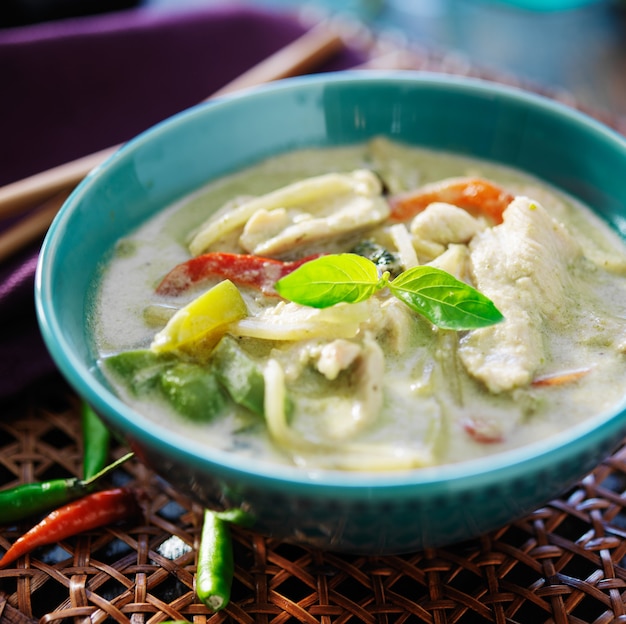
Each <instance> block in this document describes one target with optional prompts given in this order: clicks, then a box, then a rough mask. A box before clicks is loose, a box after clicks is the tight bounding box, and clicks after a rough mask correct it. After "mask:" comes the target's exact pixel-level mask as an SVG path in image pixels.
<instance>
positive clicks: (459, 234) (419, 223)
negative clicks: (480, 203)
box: [410, 202, 487, 245]
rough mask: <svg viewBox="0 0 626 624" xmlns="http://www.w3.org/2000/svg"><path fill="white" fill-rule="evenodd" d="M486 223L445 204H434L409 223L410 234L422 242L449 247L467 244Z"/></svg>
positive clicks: (460, 209) (464, 211)
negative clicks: (451, 244) (456, 244)
mask: <svg viewBox="0 0 626 624" xmlns="http://www.w3.org/2000/svg"><path fill="white" fill-rule="evenodd" d="M486 227H487V226H486V223H485V222H484V221H483V220H481V219H476V218H475V217H473V216H472V215H471V214H469V213H468V212H467V211H466V210H463V209H462V208H457V207H456V206H453V205H452V204H447V203H445V202H434V203H432V204H430V205H429V206H428V207H427V208H426V209H425V210H424V211H423V212H420V213H418V214H417V216H416V217H415V218H414V219H413V221H411V225H410V230H411V233H412V234H413V235H414V236H416V237H418V238H421V239H423V240H427V241H431V242H433V243H439V244H441V245H449V244H450V243H468V242H469V241H470V240H471V239H472V238H474V236H476V234H478V232H481V231H482V230H484V229H485V228H486Z"/></svg>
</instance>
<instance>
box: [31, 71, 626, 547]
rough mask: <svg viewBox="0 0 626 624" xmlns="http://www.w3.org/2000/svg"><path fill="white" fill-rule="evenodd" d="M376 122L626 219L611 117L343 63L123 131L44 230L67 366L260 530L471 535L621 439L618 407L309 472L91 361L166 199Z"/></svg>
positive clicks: (198, 487)
mask: <svg viewBox="0 0 626 624" xmlns="http://www.w3.org/2000/svg"><path fill="white" fill-rule="evenodd" d="M380 134H385V135H388V136H390V137H392V138H395V139H398V140H401V141H405V142H408V143H411V144H416V145H421V146H426V147H429V148H437V149H442V150H447V151H452V152H458V153H460V154H466V155H472V156H476V157H479V158H483V159H487V160H491V161H495V162H498V163H503V164H506V165H510V166H513V167H516V168H518V169H521V170H523V171H526V172H529V173H531V174H533V175H536V176H538V177H540V178H543V179H544V180H546V181H547V182H549V183H550V184H553V185H555V186H557V187H559V188H561V189H563V190H565V191H567V192H568V193H571V194H572V195H574V196H576V197H578V198H580V199H581V200H582V201H584V202H585V203H587V204H589V205H590V206H593V207H594V208H595V209H596V210H597V211H598V213H599V214H600V215H601V217H603V218H604V219H605V220H606V221H608V222H609V223H610V224H611V225H612V226H613V227H614V228H616V229H617V230H618V231H621V232H622V233H626V185H625V184H624V183H623V180H624V175H626V142H625V141H624V140H623V139H622V138H620V137H619V136H618V135H617V134H616V133H614V132H613V131H611V130H610V129H608V128H606V127H604V126H603V125H601V124H599V123H597V122H595V121H594V120H592V119H589V118H587V117H585V116H583V115H581V114H579V113H578V112H575V111H573V110H570V109H569V108H566V107H564V106H561V105H559V104H556V103H554V102H552V101H549V100H547V99H544V98H541V97H537V96H535V95H532V94H529V93H525V92H523V91H520V90H515V89H510V88H506V87H501V86H496V85H494V84H490V83H486V82H481V81H474V80H468V79H459V78H453V77H449V76H447V77H446V76H437V75H433V74H425V75H421V74H419V73H410V72H398V73H367V74H365V73H363V72H352V73H339V74H328V75H321V76H312V77H305V78H296V79H290V80H287V81H283V82H280V83H275V84H273V85H270V86H267V87H263V88H260V89H258V90H254V91H251V92H247V93H243V94H239V95H235V96H231V97H228V98H224V99H220V100H216V101H213V102H212V103H209V104H205V105H201V106H198V107H195V108H192V109H190V110H187V111H185V112H183V113H181V114H179V115H177V116H175V117H173V118H171V119H169V120H167V121H165V122H164V123H161V124H160V125H158V126H156V127H154V128H152V129H151V130H149V131H147V132H145V133H144V134H142V135H140V136H139V137H137V138H136V139H134V140H132V141H130V142H129V143H128V144H127V145H125V146H124V147H123V148H122V149H120V150H119V151H118V152H117V153H116V154H115V155H114V156H113V157H112V158H110V159H109V160H108V161H107V162H105V163H104V164H103V165H102V166H100V167H98V168H97V169H96V170H94V171H93V172H92V173H91V174H90V175H88V176H87V178H86V179H85V180H84V181H83V182H82V183H81V184H80V185H79V187H78V188H77V189H76V190H75V192H74V193H73V194H72V195H71V197H70V198H69V199H68V201H67V202H66V204H65V205H64V207H63V208H62V210H61V211H60V213H59V215H58V216H57V218H56V219H55V221H54V223H53V224H52V227H51V228H50V231H49V233H48V235H47V238H46V240H45V243H44V245H43V249H42V251H41V256H40V261H39V267H38V273H37V280H36V305H37V311H38V316H39V320H40V325H41V330H42V333H43V336H44V339H45V341H46V343H47V346H48V348H49V350H50V352H51V354H52V356H53V358H54V359H55V361H56V363H57V364H58V367H59V369H60V370H61V372H62V373H63V375H64V376H65V377H66V378H67V380H68V381H69V383H70V384H71V385H72V386H73V387H74V388H75V390H76V391H77V393H78V394H79V395H81V396H82V397H84V398H85V399H86V400H87V401H88V402H89V403H90V404H91V405H93V407H94V408H95V409H96V410H97V411H98V412H99V413H100V414H101V415H102V417H103V418H104V419H105V420H106V422H107V423H108V424H109V425H110V427H111V428H112V429H114V430H115V431H117V432H118V433H120V434H121V435H122V436H124V437H125V438H126V440H127V441H128V443H129V444H130V446H131V447H132V448H133V449H134V450H135V451H136V452H137V453H138V455H139V456H140V457H141V458H142V460H143V461H145V462H146V464H147V465H149V466H151V467H152V468H153V469H154V470H155V471H156V472H157V473H160V474H161V475H162V476H163V477H164V478H165V479H167V480H168V481H169V482H170V483H171V484H172V485H173V486H174V487H176V488H177V489H178V490H179V491H181V492H184V493H186V494H188V495H189V496H191V497H192V498H194V499H195V500H197V501H198V502H199V503H201V504H203V505H205V506H208V507H214V508H242V509H245V510H246V511H247V512H248V513H249V516H250V517H251V518H252V520H253V523H254V524H253V527H254V529H255V530H257V531H259V532H260V533H262V534H265V535H271V536H275V537H277V538H280V539H283V540H287V541H295V542H298V543H301V544H308V545H313V546H316V547H321V548H324V549H330V550H337V551H344V552H353V553H369V554H374V553H379V554H386V553H400V552H409V551H416V550H420V549H423V548H426V547H437V546H442V545H446V544H450V543H452V542H457V541H461V540H465V539H468V538H472V537H475V536H477V535H479V534H481V533H483V532H486V531H488V530H491V529H494V528H496V527H498V526H501V525H503V524H506V523H509V522H510V521H512V520H513V519H515V518H518V517H521V516H523V515H524V514H526V513H528V512H530V511H532V510H533V509H535V508H537V507H538V506H541V505H543V504H545V503H546V502H547V501H549V500H550V499H552V498H554V497H556V496H558V495H560V494H561V493H562V492H564V491H565V490H566V488H568V487H569V486H571V485H572V484H573V482H575V480H577V479H579V478H580V477H582V476H583V475H584V474H586V473H587V472H588V471H590V470H591V469H593V468H594V467H595V466H596V465H597V464H598V463H599V462H600V461H601V460H602V459H603V458H605V457H606V456H607V455H608V454H609V453H610V452H611V451H612V450H613V449H614V447H615V446H616V445H617V444H618V443H619V442H620V441H621V440H622V438H623V436H624V435H625V434H626V413H625V411H624V407H625V406H624V405H621V406H619V408H618V409H616V410H615V411H614V412H611V413H602V414H599V415H598V416H597V417H596V418H594V419H592V420H589V421H588V422H584V423H583V424H580V425H578V426H576V427H573V428H571V429H569V430H567V431H565V432H564V433H561V434H559V435H555V436H554V437H551V438H550V439H547V440H543V441H540V442H538V443H536V444H532V445H529V446H526V447H523V448H520V449H518V450H515V451H511V452H507V453H504V454H501V455H495V456H491V457H489V458H485V459H482V460H477V461H472V462H465V463H462V464H459V465H448V466H443V467H438V468H432V469H431V468H429V469H423V470H415V471H409V472H397V473H394V472H391V473H385V474H368V473H352V472H346V473H343V472H324V471H319V472H315V473H308V472H304V471H301V470H299V469H297V468H288V467H287V468H286V467H285V466H282V465H281V466H278V465H272V464H269V463H262V462H258V461H254V460H250V459H246V458H242V457H239V456H237V457H235V456H232V455H230V454H228V453H226V452H220V451H217V450H215V449H211V448H207V447H206V446H202V445H200V444H199V443H196V442H195V441H194V440H190V439H188V438H183V437H182V436H179V435H178V434H177V432H176V431H172V430H168V429H165V428H163V427H161V426H159V425H157V424H154V422H152V421H150V420H149V419H148V418H146V417H145V416H143V415H142V414H140V413H137V412H135V411H133V410H132V409H131V408H129V407H128V406H127V405H125V404H124V403H123V402H122V401H121V400H120V399H119V398H118V397H117V396H116V395H115V393H114V392H113V391H112V390H111V388H110V387H109V385H108V384H107V383H106V381H105V380H104V379H103V377H102V376H101V375H100V373H99V372H98V368H97V366H96V353H95V351H94V345H93V343H92V337H91V335H90V322H89V318H90V316H89V315H90V297H91V296H92V293H93V289H94V287H95V285H96V284H97V281H98V271H99V265H100V262H101V260H102V258H104V257H106V256H107V254H108V253H109V252H110V250H111V249H112V247H113V245H114V244H115V242H116V240H117V239H118V238H120V237H121V236H123V235H125V234H127V233H128V232H129V230H131V229H133V228H135V227H136V226H137V225H139V224H140V223H141V222H143V221H144V220H145V219H147V218H149V217H150V216H151V215H153V214H154V213H155V211H157V210H159V209H160V208H161V207H162V206H164V205H167V204H169V203H170V202H172V201H174V200H176V199H178V198H180V197H181V196H183V195H185V194H187V193H189V192H190V191H193V190H194V189H196V188H198V187H200V186H201V185H203V184H204V183H206V182H207V180H210V179H212V178H215V177H217V176H221V175H223V174H225V173H228V172H230V171H233V170H237V169H239V168H241V167H243V166H245V165H249V164H251V163H254V162H255V161H258V160H259V159H262V158H265V157H267V156H270V155H274V154H277V153H280V152H284V151H286V150H292V149H294V148H299V147H303V146H331V145H340V144H348V143H353V142H361V141H364V140H366V139H368V138H370V137H373V136H374V135H380ZM624 387H625V390H626V380H625V386H624ZM625 394H626V392H625Z"/></svg>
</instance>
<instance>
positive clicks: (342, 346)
mask: <svg viewBox="0 0 626 624" xmlns="http://www.w3.org/2000/svg"><path fill="white" fill-rule="evenodd" d="M359 355H361V347H360V346H359V345H358V344H356V343H355V342H350V341H349V340H344V339H343V338H339V339H338V340H333V341H332V342H328V343H326V344H325V345H323V346H322V347H321V349H320V350H319V354H318V357H317V363H316V367H317V370H318V371H319V372H320V373H322V375H324V377H326V379H329V380H331V381H332V380H333V379H337V376H338V375H339V373H340V372H341V371H344V370H346V369H347V368H349V367H350V366H351V365H352V363H353V362H354V361H355V360H356V359H357V357H359Z"/></svg>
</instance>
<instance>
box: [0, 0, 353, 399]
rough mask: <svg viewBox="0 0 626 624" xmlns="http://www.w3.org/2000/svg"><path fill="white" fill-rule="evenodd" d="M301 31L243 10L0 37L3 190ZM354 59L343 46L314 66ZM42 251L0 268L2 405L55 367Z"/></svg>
mask: <svg viewBox="0 0 626 624" xmlns="http://www.w3.org/2000/svg"><path fill="white" fill-rule="evenodd" d="M304 31H305V27H304V26H303V25H302V24H301V23H300V22H299V21H298V20H296V19H295V17H293V16H291V15H289V14H283V13H278V12H272V11H267V10H260V9H258V8H252V7H246V6H243V5H239V6H237V5H236V6H233V5H224V6H223V7H211V8H208V9H192V10H187V11H182V10H179V11H175V12H163V11H155V10H154V9H153V10H150V9H133V10H128V11H120V12H116V13H111V14H105V15H101V16H97V17H85V18H75V19H67V20H60V21H57V22H47V23H43V24H37V25H34V26H26V27H18V28H13V29H5V30H0V76H2V95H1V96H0V137H2V141H1V143H2V148H1V149H0V185H2V184H6V183H9V182H12V181H14V180H18V179H20V178H23V177H26V176H28V175H31V174H33V173H37V172H39V171H42V170H45V169H48V168H50V167H52V166H54V165H58V164H61V163H64V162H67V161H69V160H72V159H74V158H78V157H80V156H83V155H85V154H89V153H92V152H94V151H97V150H100V149H102V148H105V147H109V146H111V145H116V144H118V143H121V142H123V141H125V140H128V139H130V138H132V137H133V136H134V135H136V134H137V133H139V132H141V131H142V130H144V129H146V128H148V127H149V126H151V125H153V124H154V123H156V122H158V121H161V120H162V119H164V118H166V117H168V116H170V115H172V114H174V113H176V112H178V111H180V110H183V109H185V108H187V107H189V106H191V105H193V104H195V103H197V102H199V101H200V100H202V99H204V98H205V97H207V95H209V94H210V93H212V92H214V91H216V90H217V89H218V88H220V87H221V86H223V85H225V84H226V83H228V82H229V81H230V80H232V79H233V78H235V77H236V76H237V75H239V74H241V73H242V72H244V71H245V70H246V69H248V68H249V67H251V66H253V65H254V64H255V63H257V62H259V61H260V60H262V59H263V58H265V57H267V56H268V55H269V54H271V53H272V52H274V51H276V50H278V49H279V48H281V47H283V46H284V45H286V44H287V43H289V42H290V41H292V40H294V39H295V38H296V37H298V36H299V35H301V34H302V33H303V32H304ZM360 60H361V59H359V58H358V55H356V54H354V53H352V52H351V51H349V50H348V51H346V52H345V53H342V54H340V55H338V56H337V57H336V58H335V59H333V61H332V62H329V63H328V65H326V66H325V67H323V68H320V71H326V70H334V69H343V68H346V67H350V66H352V65H354V64H355V63H357V62H359V61H360ZM2 227H6V223H5V224H0V229H1V228H2ZM38 248H39V244H37V245H33V246H32V247H31V248H30V249H27V250H24V251H23V252H22V253H21V254H19V255H17V256H14V257H12V258H10V259H9V260H8V261H5V262H4V263H3V264H0V399H2V398H6V397H9V396H11V395H14V394H15V393H18V392H20V391H22V390H24V389H25V388H28V387H29V386H31V385H32V384H33V383H34V382H36V381H37V380H38V379H40V378H41V377H42V376H43V375H47V374H50V373H53V372H54V370H55V369H54V365H53V363H52V361H51V359H50V357H49V355H48V353H47V351H46V349H45V346H44V344H43V341H42V339H41V337H40V334H39V330H38V327H37V323H36V320H35V315H34V305H33V296H32V292H33V282H34V269H35V265H36V261H37V252H38Z"/></svg>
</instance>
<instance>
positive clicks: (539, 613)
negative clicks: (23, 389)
mask: <svg viewBox="0 0 626 624" xmlns="http://www.w3.org/2000/svg"><path fill="white" fill-rule="evenodd" d="M53 382H54V383H50V384H48V385H47V386H45V387H41V388H40V389H39V392H38V397H37V398H36V399H34V398H31V399H27V400H22V401H19V402H16V403H15V404H13V405H9V406H6V407H5V411H4V412H3V414H2V418H1V419H0V441H1V442H0V487H1V486H11V485H15V484H17V483H20V482H30V481H34V480H42V479H50V478H56V477H60V476H72V475H79V474H80V471H81V461H82V449H81V435H80V427H79V401H78V399H77V398H76V397H75V396H74V395H73V394H72V393H71V392H70V391H69V390H68V389H67V388H66V387H65V385H64V384H63V382H62V381H60V380H56V379H55V380H53ZM124 451H125V449H124V448H123V447H120V448H116V449H114V455H116V456H119V455H121V454H123V452H124ZM112 480H113V483H114V484H122V483H130V484H133V485H137V486H138V487H141V488H143V489H145V490H147V491H148V492H149V499H150V503H149V509H148V512H147V515H146V518H145V519H144V524H140V525H138V526H137V525H135V524H130V525H117V526H114V527H109V528H106V529H103V530H101V531H98V532H93V533H85V534H82V535H80V536H79V537H76V538H72V539H68V540H66V541H64V542H62V543H60V544H58V545H55V546H50V547H42V548H39V549H38V550H37V551H36V554H34V555H33V556H27V557H26V558H25V560H22V563H19V564H16V566H15V567H13V566H11V567H10V568H9V569H6V570H0V623H1V624H28V623H32V622H37V621H39V622H42V623H48V622H57V621H62V620H67V621H73V622H89V621H90V622H94V623H97V622H106V621H108V622H125V623H128V622H133V623H139V622H141V623H144V622H145V623H156V622H160V621H162V620H166V619H185V620H189V621H192V622H194V623H195V624H204V623H205V622H226V621H228V622H241V623H242V624H252V623H255V622H259V623H266V622H267V623H270V622H272V623H279V622H310V623H319V624H330V623H331V622H333V623H341V622H366V623H367V622H371V623H379V622H380V623H387V622H397V623H400V622H427V623H444V622H449V623H453V622H464V623H469V622H498V623H505V622H521V623H533V624H534V623H539V622H557V623H564V622H569V623H572V622H587V623H588V622H596V623H607V624H608V623H609V622H626V606H625V603H624V596H625V592H626V567H623V566H624V557H625V556H626V510H625V507H626V497H625V494H624V492H625V491H626V447H624V448H621V449H619V450H618V451H616V453H615V454H614V455H613V456H612V457H610V458H608V459H607V460H606V461H605V462H604V463H603V464H602V465H600V466H599V467H598V468H597V469H596V470H595V471H594V472H593V473H591V474H589V475H588V476H587V477H585V478H584V479H583V480H582V481H580V483H578V484H577V485H576V487H574V488H573V489H571V490H570V491H569V492H567V493H565V494H564V495H563V497H562V498H560V499H558V500H554V501H552V502H551V503H550V504H549V505H547V506H546V507H544V508H542V509H538V510H536V511H535V512H534V513H533V514H531V515H529V516H528V517H526V518H523V519H522V520H520V521H518V522H515V523H514V524H511V525H510V526H505V527H503V528H501V529H500V530H498V531H495V532H493V533H490V534H488V535H485V536H483V537H482V538H480V539H476V540H473V541H468V542H465V543H462V544H458V545H456V546H454V547H450V548H442V549H436V550H429V551H425V552H420V553H415V554H411V555H403V556H388V557H376V556H372V557H366V556H348V555H338V554H333V553H327V552H321V551H317V550H314V549H310V548H303V547H299V546H294V545H290V544H284V543H281V542H278V541H275V540H272V539H265V538H262V537H260V536H258V535H255V534H254V533H251V532H248V531H245V530H243V529H239V528H234V541H235V544H234V547H235V563H236V572H235V580H234V584H233V595H232V602H231V605H230V606H229V607H228V608H227V609H226V611H225V612H221V613H218V614H212V613H211V612H210V611H209V610H207V608H206V607H204V606H203V605H202V604H201V603H200V602H199V601H198V599H197V598H196V597H195V595H194V571H195V550H194V545H197V540H198V535H199V529H200V521H201V517H202V516H201V510H200V509H198V508H197V507H195V506H194V505H193V504H192V503H191V502H190V501H189V500H188V499H186V498H185V497H183V496H181V495H180V494H179V493H177V492H176V491H174V490H172V489H171V488H170V487H168V485H167V484H166V483H164V482H163V481H162V480H160V479H159V478H158V477H157V476H155V475H154V474H153V473H151V472H150V471H148V470H147V469H146V468H145V467H144V466H143V465H142V464H141V463H139V462H137V461H134V460H131V461H130V462H127V463H126V464H124V466H123V468H120V469H119V470H118V471H117V472H116V473H115V474H114V475H113V477H112ZM27 525H28V522H26V523H24V524H23V525H21V526H18V527H12V528H10V529H8V530H7V529H5V530H4V531H2V532H0V547H2V548H3V549H6V548H7V547H8V546H9V545H10V544H11V543H12V542H13V541H14V540H15V539H16V538H17V537H18V535H19V534H20V533H21V532H22V531H23V530H25V529H26V528H28V527H27Z"/></svg>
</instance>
